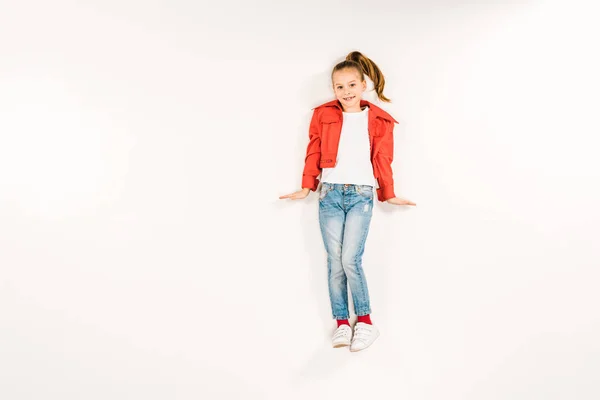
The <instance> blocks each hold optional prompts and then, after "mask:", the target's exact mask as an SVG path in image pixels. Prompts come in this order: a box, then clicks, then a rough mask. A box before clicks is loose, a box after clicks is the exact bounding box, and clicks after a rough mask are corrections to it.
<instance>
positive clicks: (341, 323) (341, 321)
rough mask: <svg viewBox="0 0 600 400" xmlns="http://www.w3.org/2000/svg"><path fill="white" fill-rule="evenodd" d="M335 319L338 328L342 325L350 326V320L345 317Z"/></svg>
mask: <svg viewBox="0 0 600 400" xmlns="http://www.w3.org/2000/svg"><path fill="white" fill-rule="evenodd" d="M335 321H336V322H337V326H338V328H339V327H340V326H342V325H348V326H350V322H349V321H348V320H347V319H336V320H335Z"/></svg>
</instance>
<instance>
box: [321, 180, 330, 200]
mask: <svg viewBox="0 0 600 400" xmlns="http://www.w3.org/2000/svg"><path fill="white" fill-rule="evenodd" d="M330 191H331V186H329V185H327V184H325V183H323V184H321V191H320V192H319V201H321V200H323V199H324V198H325V196H327V193H329V192H330Z"/></svg>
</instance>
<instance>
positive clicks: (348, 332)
mask: <svg viewBox="0 0 600 400" xmlns="http://www.w3.org/2000/svg"><path fill="white" fill-rule="evenodd" d="M351 339H352V328H350V326H349V325H346V324H344V325H340V326H339V327H338V328H337V329H336V330H335V332H333V338H332V344H333V347H344V346H350V340H351Z"/></svg>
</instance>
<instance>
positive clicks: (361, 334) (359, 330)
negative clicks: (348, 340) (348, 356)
mask: <svg viewBox="0 0 600 400" xmlns="http://www.w3.org/2000/svg"><path fill="white" fill-rule="evenodd" d="M370 333H371V329H370V328H367V327H365V326H358V325H357V326H356V327H355V328H354V339H356V340H365V339H367V338H368V337H369V334H370Z"/></svg>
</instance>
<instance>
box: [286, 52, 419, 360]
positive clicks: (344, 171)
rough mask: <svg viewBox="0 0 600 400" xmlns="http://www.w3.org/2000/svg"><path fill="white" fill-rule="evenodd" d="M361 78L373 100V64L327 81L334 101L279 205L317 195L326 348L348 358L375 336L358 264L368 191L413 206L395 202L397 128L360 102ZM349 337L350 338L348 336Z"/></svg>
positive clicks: (346, 67)
mask: <svg viewBox="0 0 600 400" xmlns="http://www.w3.org/2000/svg"><path fill="white" fill-rule="evenodd" d="M365 74H366V75H367V76H368V77H369V78H370V79H371V80H372V81H373V85H374V88H375V91H376V93H377V97H378V98H379V99H381V100H383V101H387V102H390V100H389V99H388V98H387V97H385V96H384V95H383V87H384V84H385V80H384V77H383V74H382V73H381V71H380V70H379V68H378V67H377V65H375V63H374V62H373V61H371V60H370V59H369V58H367V57H365V56H364V55H363V54H361V53H360V52H358V51H354V52H351V53H350V54H348V56H347V57H346V60H345V61H342V62H341V63H339V64H337V65H336V66H335V67H334V68H333V71H332V73H331V80H332V84H333V90H334V92H335V97H336V100H333V101H330V102H327V103H325V104H322V105H320V106H318V107H316V108H315V109H314V112H313V115H312V120H311V122H310V128H309V143H308V147H307V151H306V159H305V165H304V172H303V176H302V190H299V191H297V192H295V193H291V194H288V195H285V196H280V197H279V198H280V199H292V200H298V199H303V198H305V197H306V196H308V194H309V193H310V191H311V190H312V191H316V189H317V186H318V184H319V179H318V176H319V174H321V181H322V184H321V191H320V193H319V224H320V227H321V234H322V236H323V242H324V244H325V250H326V251H327V272H328V286H329V299H330V302H331V310H332V314H333V318H334V319H335V320H336V321H337V329H336V330H335V332H334V334H333V338H332V342H333V347H343V346H350V351H359V350H363V349H365V348H367V347H369V346H370V345H371V344H372V343H373V342H374V341H375V339H377V337H378V336H379V330H378V329H377V327H376V326H375V325H373V323H372V322H371V318H370V314H371V305H370V302H369V291H368V289H367V282H366V279H365V274H364V272H363V269H362V256H363V252H364V246H365V241H366V239H367V234H368V232H369V225H370V222H371V215H372V212H373V187H374V186H375V184H377V185H378V189H377V190H376V192H377V199H378V200H379V201H381V202H383V201H387V202H388V203H390V204H396V205H411V206H416V204H415V203H413V202H411V201H408V200H404V199H401V198H399V197H396V195H395V193H394V180H393V177H392V167H391V163H392V160H393V156H394V147H393V146H394V139H393V131H394V123H397V121H396V120H395V119H394V118H392V116H391V115H389V114H388V113H387V112H385V111H384V110H383V109H381V108H379V107H377V106H376V105H374V104H373V103H371V102H369V101H367V100H362V94H363V92H364V91H365V89H366V88H367V82H366V80H365ZM348 283H349V284H350V291H351V293H352V301H353V303H354V311H355V313H356V315H357V317H358V320H357V323H356V325H355V326H354V332H353V331H352V329H351V327H350V323H349V322H348V318H349V314H348V289H347V284H348ZM353 333H354V334H353Z"/></svg>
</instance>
